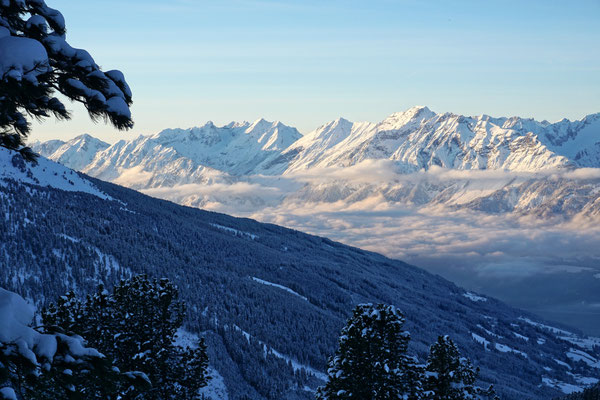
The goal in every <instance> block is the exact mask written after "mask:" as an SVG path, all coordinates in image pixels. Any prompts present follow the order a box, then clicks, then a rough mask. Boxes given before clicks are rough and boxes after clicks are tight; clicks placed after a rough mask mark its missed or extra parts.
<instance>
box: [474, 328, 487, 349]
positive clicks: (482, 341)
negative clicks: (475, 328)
mask: <svg viewBox="0 0 600 400" xmlns="http://www.w3.org/2000/svg"><path fill="white" fill-rule="evenodd" d="M471 336H472V337H473V340H475V341H476V342H477V343H480V344H482V345H483V347H484V348H485V349H486V350H489V348H488V346H489V344H490V342H489V340H486V339H485V338H484V337H483V336H479V335H478V334H476V333H473V332H471Z"/></svg>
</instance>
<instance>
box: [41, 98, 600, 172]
mask: <svg viewBox="0 0 600 400" xmlns="http://www.w3.org/2000/svg"><path fill="white" fill-rule="evenodd" d="M85 143H89V145H88V146H85V145H84V144H85ZM59 144H60V146H59ZM65 146H66V147H65ZM33 148H34V150H36V151H39V152H40V153H41V154H42V155H44V156H46V157H48V158H50V159H53V160H56V161H59V162H61V163H63V164H65V165H67V166H70V167H76V169H80V170H84V171H86V172H87V173H88V174H90V175H92V176H101V175H103V174H107V175H110V176H116V175H119V174H120V173H123V171H127V170H128V169H130V168H133V167H142V169H143V171H144V172H149V173H157V172H159V170H160V169H161V168H162V167H164V164H152V163H151V160H154V159H156V157H157V156H160V158H162V159H163V160H165V162H166V160H167V159H168V160H169V162H173V161H175V160H179V162H180V163H185V162H187V163H191V164H190V167H191V166H192V165H193V166H194V167H198V166H203V167H207V168H212V169H216V170H219V171H222V172H225V173H227V174H230V175H234V176H243V175H257V174H262V175H284V174H289V173H292V172H295V171H304V170H309V169H312V168H316V167H320V168H323V167H349V166H352V165H356V164H359V163H361V162H363V161H365V160H391V161H394V162H395V163H397V165H398V166H399V167H400V168H402V169H403V170H404V171H405V172H412V171H418V170H421V169H425V170H427V169H429V168H431V167H433V166H438V167H442V168H450V169H460V170H482V169H486V170H508V171H528V172H533V171H541V170H547V169H555V168H574V167H599V166H600V113H598V114H592V115H588V116H587V117H585V118H583V119H582V120H580V121H574V122H571V121H569V120H566V119H563V120H561V121H559V122H556V123H549V122H547V121H542V122H538V121H534V120H532V119H523V118H518V117H512V118H493V117H490V116H487V115H481V116H477V117H465V116H462V115H456V114H451V113H444V114H436V113H434V112H433V111H431V110H429V109H428V108H427V107H413V108H411V109H409V110H407V111H404V112H399V113H394V114H392V115H390V116H389V117H388V118H386V119H385V120H383V121H381V122H379V123H370V122H358V123H353V122H350V121H347V120H345V119H343V118H339V119H337V120H335V121H332V122H329V123H327V124H325V125H323V126H321V127H319V128H317V129H316V130H314V131H312V132H310V133H308V134H306V135H305V136H302V135H301V134H300V133H299V132H298V131H297V130H296V129H295V128H291V127H288V126H286V125H284V124H282V123H281V122H274V123H272V122H267V121H265V120H263V119H261V120H258V121H255V122H254V123H252V124H250V123H248V122H244V123H235V122H232V123H230V124H228V125H225V126H222V127H217V126H215V125H214V124H213V123H212V122H208V123H207V124H205V125H203V126H201V127H197V128H191V129H185V130H183V129H167V130H164V131H162V132H160V133H158V134H156V135H152V136H141V137H139V138H137V139H134V140H129V141H119V142H117V143H115V144H114V145H112V146H108V145H107V144H105V143H102V142H99V141H97V140H93V138H91V137H89V136H87V135H84V136H80V137H78V138H75V139H73V140H71V141H69V142H66V143H63V142H57V141H51V142H45V143H39V142H37V143H34V144H33ZM67 148H69V149H71V150H70V153H72V154H69V152H68V151H67ZM84 154H85V156H84ZM88 160H89V161H88ZM85 161H88V162H87V163H86V165H82V164H83V163H84V162H85Z"/></svg>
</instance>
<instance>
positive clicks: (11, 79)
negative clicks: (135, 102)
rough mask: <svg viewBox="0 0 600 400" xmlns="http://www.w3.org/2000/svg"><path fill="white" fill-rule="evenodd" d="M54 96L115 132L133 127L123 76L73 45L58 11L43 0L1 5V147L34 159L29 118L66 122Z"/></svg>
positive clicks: (66, 114) (6, 1)
mask: <svg viewBox="0 0 600 400" xmlns="http://www.w3.org/2000/svg"><path fill="white" fill-rule="evenodd" d="M56 92H58V93H60V94H62V95H64V96H66V97H67V98H68V99H70V100H74V101H78V102H81V103H82V104H83V105H84V106H85V107H86V109H87V111H88V113H89V115H90V117H91V118H92V119H93V120H98V119H102V118H103V119H105V120H108V121H110V122H111V123H112V124H113V125H114V126H115V127H116V128H117V129H129V128H131V127H132V126H133V121H132V119H131V112H130V110H129V106H130V105H131V104H132V95H131V90H130V89H129V86H128V85H127V83H126V82H125V78H124V77H123V74H122V73H121V72H120V71H117V70H112V71H106V72H103V71H102V70H101V69H100V67H99V66H98V65H97V64H96V62H95V61H94V59H93V58H92V56H91V55H90V54H89V53H88V52H87V51H85V50H82V49H76V48H73V47H71V46H70V45H69V43H68V42H67V41H66V28H65V20H64V18H63V16H62V14H61V13H60V12H59V11H58V10H55V9H53V8H50V7H48V6H47V5H46V3H45V1H44V0H3V1H0V93H2V96H1V97H0V146H3V147H7V148H9V149H13V150H19V151H20V152H21V154H22V155H23V156H24V157H25V158H27V159H34V158H35V155H34V154H33V152H32V151H31V150H30V149H29V148H27V147H24V144H25V138H26V137H27V135H28V134H29V131H30V125H29V122H28V121H27V118H26V116H30V117H35V118H37V119H40V118H45V117H49V116H52V115H53V116H55V117H56V118H58V119H68V118H69V112H68V111H67V110H66V108H65V106H64V105H63V104H62V102H61V101H60V100H59V99H58V98H57V97H54V95H55V94H56Z"/></svg>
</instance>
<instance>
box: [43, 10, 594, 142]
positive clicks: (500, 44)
mask: <svg viewBox="0 0 600 400" xmlns="http://www.w3.org/2000/svg"><path fill="white" fill-rule="evenodd" d="M47 3H48V5H49V6H51V7H54V8H57V9H59V10H60V11H61V12H62V13H63V14H64V16H65V18H66V22H67V29H68V36H67V38H68V39H69V42H70V43H71V45H73V46H75V47H81V48H85V49H86V50H88V51H89V52H90V53H91V54H92V56H93V57H94V58H95V60H96V62H97V63H98V64H99V65H100V66H102V67H103V68H104V69H120V70H122V71H123V72H124V73H125V76H126V78H127V80H128V82H129V84H130V86H131V87H132V90H133V93H134V106H133V108H132V111H133V116H134V120H135V123H136V125H135V127H134V129H133V130H132V131H129V132H121V133H119V132H116V131H114V130H113V129H112V127H110V126H108V125H104V124H102V123H100V124H94V123H92V122H91V121H90V120H89V119H88V118H87V115H86V113H85V110H84V109H83V107H81V106H80V105H76V104H68V107H69V108H70V109H71V110H73V112H74V118H73V120H71V121H68V122H61V123H57V122H55V121H54V120H52V119H48V120H46V121H45V122H44V123H43V124H41V125H40V124H37V123H36V124H35V125H34V130H33V134H32V136H31V138H32V139H41V140H47V139H50V138H61V139H67V138H71V137H74V136H77V135H79V134H82V133H90V134H92V135H93V136H96V137H99V138H101V139H103V140H106V141H109V142H112V141H115V140H117V139H119V138H126V139H127V138H132V137H135V136H137V135H139V134H150V133H155V132H158V131H160V130H162V129H164V128H168V127H181V128H187V127H190V126H195V125H202V124H204V123H205V122H206V121H207V120H212V121H214V122H215V123H216V124H225V123H228V122H230V121H233V120H235V121H243V120H249V121H252V120H255V119H258V118H259V117H264V118H266V119H269V120H280V121H282V122H284V123H286V124H288V125H292V126H296V127H297V128H298V129H299V130H300V131H301V132H303V133H306V132H308V131H310V130H312V129H314V128H316V127H317V126H319V125H321V124H322V123H325V122H327V121H329V120H333V119H335V118H337V117H340V116H343V117H344V118H347V119H349V120H351V121H364V120H367V121H372V122H376V121H380V120H382V119H383V118H385V117H386V116H387V115H388V114H391V113H392V112H395V111H402V110H405V109H407V108H409V107H411V106H414V105H427V106H429V108H431V109H432V110H434V111H436V112H445V111H451V112H455V113H459V114H466V115H478V114H482V113H483V114H490V115H494V116H512V115H519V116H523V117H534V118H536V119H540V120H541V119H547V120H550V121H554V120H558V119H561V118H563V117H566V118H569V119H580V118H582V117H583V116H585V115H587V114H590V113H594V112H599V111H600V0H591V1H577V0H572V1H564V0H563V1H552V0H543V1H524V0H520V1H510V0H506V1H452V0H445V1H425V0H414V1H413V0H407V1H404V0H398V1H392V0H363V1H354V0H339V1H338V0H335V1H326V0H298V1H279V0H273V1H270V0H232V1H228V0H214V1H204V0H162V1H159V0H85V1H83V0H47Z"/></svg>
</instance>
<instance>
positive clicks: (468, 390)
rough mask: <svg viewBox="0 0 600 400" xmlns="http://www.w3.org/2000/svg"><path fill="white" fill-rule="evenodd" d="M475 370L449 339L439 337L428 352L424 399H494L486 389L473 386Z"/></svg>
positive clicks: (477, 369)
mask: <svg viewBox="0 0 600 400" xmlns="http://www.w3.org/2000/svg"><path fill="white" fill-rule="evenodd" d="M478 375H479V368H474V367H473V365H472V364H471V362H470V361H469V360H468V359H466V358H464V357H461V356H460V352H459V350H458V347H456V345H455V344H454V342H453V341H452V340H451V339H450V337H448V336H447V335H446V336H439V337H438V340H437V342H435V343H434V344H433V345H432V346H431V348H430V350H429V357H428V358H427V366H426V368H425V379H424V388H425V398H426V399H428V400H475V399H496V395H495V393H494V389H493V387H492V386H490V387H489V388H488V389H487V390H483V389H481V388H479V387H477V386H476V385H475V382H476V381H477V376H478Z"/></svg>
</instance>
